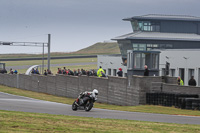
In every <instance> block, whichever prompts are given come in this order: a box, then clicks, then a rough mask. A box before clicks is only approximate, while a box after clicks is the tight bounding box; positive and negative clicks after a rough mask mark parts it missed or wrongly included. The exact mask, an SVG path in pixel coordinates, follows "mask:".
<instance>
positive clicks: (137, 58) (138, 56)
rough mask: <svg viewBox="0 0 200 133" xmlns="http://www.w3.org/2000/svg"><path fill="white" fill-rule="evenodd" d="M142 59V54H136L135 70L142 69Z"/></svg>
mask: <svg viewBox="0 0 200 133" xmlns="http://www.w3.org/2000/svg"><path fill="white" fill-rule="evenodd" d="M140 57H141V54H140V53H136V54H134V68H140V67H141V66H140Z"/></svg>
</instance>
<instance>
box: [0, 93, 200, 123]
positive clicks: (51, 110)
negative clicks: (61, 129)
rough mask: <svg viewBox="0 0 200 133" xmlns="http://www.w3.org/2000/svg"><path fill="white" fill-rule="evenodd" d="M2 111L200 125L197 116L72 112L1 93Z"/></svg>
mask: <svg viewBox="0 0 200 133" xmlns="http://www.w3.org/2000/svg"><path fill="white" fill-rule="evenodd" d="M0 110H10V111H22V112H34V113H48V114H58V115H70V116H82V117H93V118H110V119H125V120H139V121H151V122H164V123H179V124H198V125H200V117H195V116H178V115H165V114H151V113H139V112H127V111H114V110H106V109H97V108H93V109H92V110H91V111H90V112H85V111H84V110H78V111H72V109H71V105H67V104H62V103H56V102H49V101H42V100H37V99H32V98H28V97H23V96H16V95H11V94H7V93H2V92H0Z"/></svg>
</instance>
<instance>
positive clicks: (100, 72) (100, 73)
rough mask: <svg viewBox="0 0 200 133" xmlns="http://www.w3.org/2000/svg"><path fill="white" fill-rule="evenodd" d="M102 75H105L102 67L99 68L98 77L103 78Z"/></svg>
mask: <svg viewBox="0 0 200 133" xmlns="http://www.w3.org/2000/svg"><path fill="white" fill-rule="evenodd" d="M102 73H104V74H105V72H104V70H103V69H102V67H101V66H100V67H99V70H98V71H97V76H98V77H102Z"/></svg>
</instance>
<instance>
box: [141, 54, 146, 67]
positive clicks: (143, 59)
mask: <svg viewBox="0 0 200 133" xmlns="http://www.w3.org/2000/svg"><path fill="white" fill-rule="evenodd" d="M144 65H145V54H144V53H142V64H141V67H143V66H144Z"/></svg>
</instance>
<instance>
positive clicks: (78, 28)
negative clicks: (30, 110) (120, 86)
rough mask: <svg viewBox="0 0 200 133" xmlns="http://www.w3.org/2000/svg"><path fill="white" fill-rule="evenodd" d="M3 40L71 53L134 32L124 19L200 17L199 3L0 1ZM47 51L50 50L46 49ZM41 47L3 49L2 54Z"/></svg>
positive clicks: (174, 0)
mask: <svg viewBox="0 0 200 133" xmlns="http://www.w3.org/2000/svg"><path fill="white" fill-rule="evenodd" d="M0 3H1V4H0V41H15V42H47V34H51V52H70V51H76V50H79V49H82V48H85V47H88V46H90V45H92V44H94V43H96V42H103V41H108V40H110V39H111V38H114V37H116V36H120V35H123V34H127V33H130V32H132V29H131V24H130V23H129V22H127V21H123V20H122V19H123V18H126V17H132V16H137V15H145V14H170V15H191V16H198V17H200V8H199V5H200V0H0ZM45 51H47V50H45ZM38 52H39V53H41V52H42V48H35V47H13V46H12V47H11V46H1V45H0V54H3V53H38Z"/></svg>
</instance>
